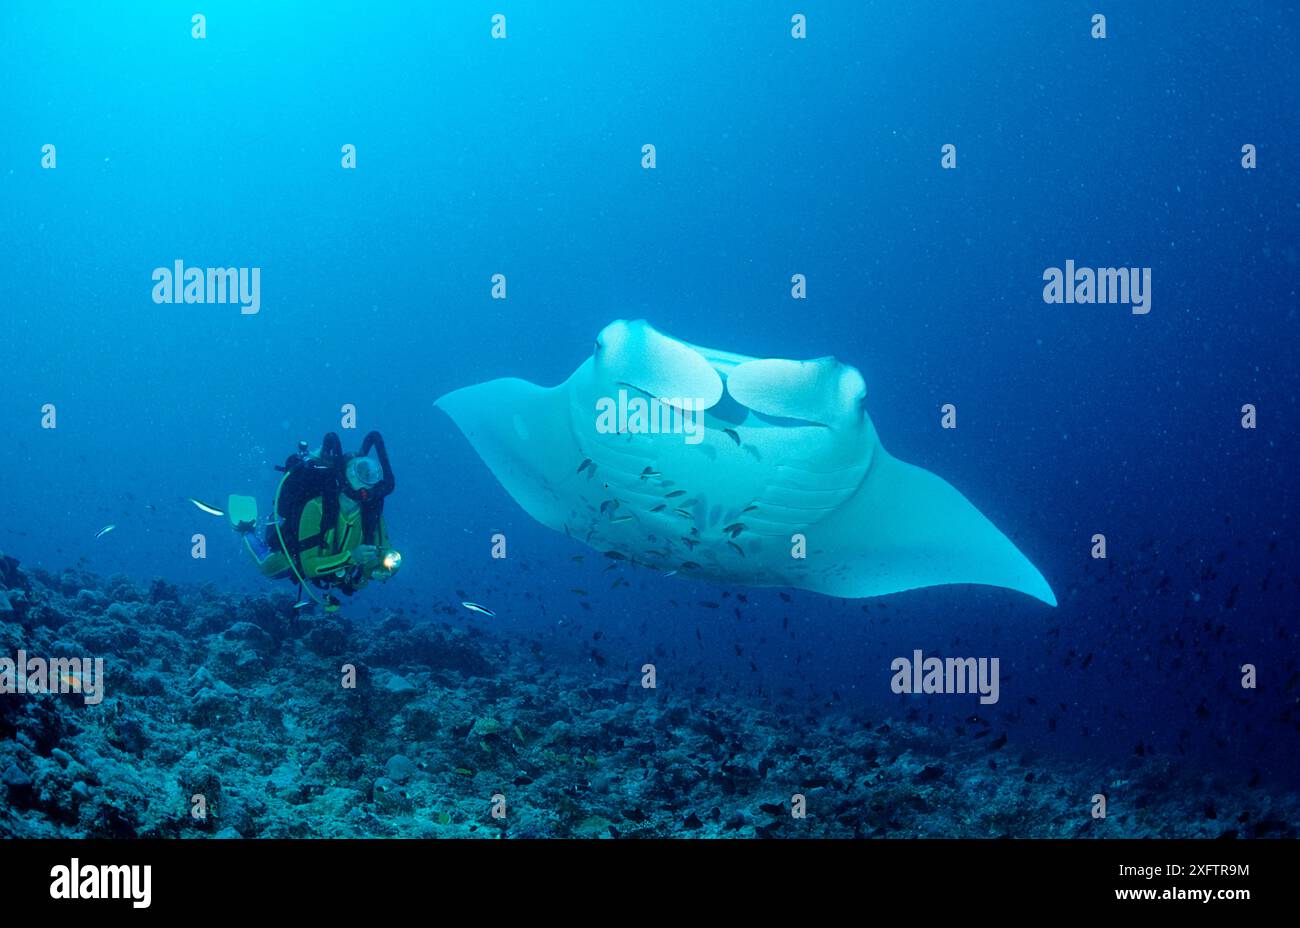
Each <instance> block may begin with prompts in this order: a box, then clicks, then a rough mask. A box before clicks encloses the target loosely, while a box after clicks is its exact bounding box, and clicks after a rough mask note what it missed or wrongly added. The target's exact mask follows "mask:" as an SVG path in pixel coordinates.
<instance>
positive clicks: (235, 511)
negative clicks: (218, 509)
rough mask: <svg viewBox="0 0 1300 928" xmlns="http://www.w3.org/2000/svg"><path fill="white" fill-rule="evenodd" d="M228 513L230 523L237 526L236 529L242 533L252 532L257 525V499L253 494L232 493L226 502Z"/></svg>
mask: <svg viewBox="0 0 1300 928" xmlns="http://www.w3.org/2000/svg"><path fill="white" fill-rule="evenodd" d="M226 514H227V515H228V516H230V524H231V525H233V526H234V527H235V531H237V532H239V533H240V534H241V535H242V534H245V533H247V532H251V531H252V530H253V529H254V528H255V527H256V526H257V500H256V499H254V498H253V497H251V496H236V495H235V494H234V493H231V494H230V499H229V501H228V502H227V503H226Z"/></svg>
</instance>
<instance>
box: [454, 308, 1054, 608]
mask: <svg viewBox="0 0 1300 928" xmlns="http://www.w3.org/2000/svg"><path fill="white" fill-rule="evenodd" d="M865 399H866V383H865V381H864V380H863V378H862V374H861V373H860V372H859V371H858V370H857V368H855V367H852V366H851V365H848V364H843V363H840V362H839V361H837V360H836V359H835V358H833V357H824V358H817V359H815V360H810V361H790V360H784V359H780V358H751V357H747V356H745V355H740V354H734V353H732V352H729V351H720V350H717V349H713V348H704V347H701V346H699V345H693V344H689V343H687V342H683V341H679V340H678V339H675V338H672V337H671V336H669V335H666V334H664V333H662V332H659V331H657V330H656V329H655V328H654V327H653V326H651V325H650V324H649V323H647V322H646V321H644V320H636V321H626V320H618V321H616V322H613V323H611V324H610V325H608V326H606V327H605V329H604V330H603V331H602V332H601V333H600V335H599V336H598V337H597V339H596V347H595V350H594V351H593V353H592V356H591V357H590V358H588V359H587V360H586V361H584V362H583V363H582V364H581V365H580V366H579V367H578V369H577V370H575V371H574V372H573V374H572V375H571V376H570V377H569V378H568V379H567V380H566V381H564V382H563V383H561V384H559V385H558V386H555V387H541V386H538V385H536V384H533V383H529V382H528V381H526V380H520V379H517V378H503V379H499V380H492V381H489V382H487V383H480V384H476V385H474V386H469V387H464V388H462V389H459V390H454V391H452V392H451V393H448V394H446V395H445V396H443V397H441V398H440V399H438V400H437V402H436V405H437V406H438V408H440V409H442V410H443V411H444V412H446V413H447V414H448V415H449V416H450V417H451V419H452V421H453V422H455V423H456V425H457V426H458V427H459V428H460V430H461V431H462V432H463V433H464V434H465V437H466V438H467V439H469V442H470V444H471V445H472V446H473V448H474V450H475V451H477V452H478V454H479V456H480V457H481V458H482V459H483V461H484V462H485V463H486V464H487V466H488V468H489V469H490V470H491V471H492V473H493V475H495V476H496V478H497V480H499V481H500V483H501V485H502V486H503V487H504V488H505V489H506V491H507V492H508V493H509V494H510V495H511V496H512V497H513V498H514V500H515V501H516V502H517V503H518V504H519V505H520V506H522V507H523V509H524V511H525V512H527V513H528V514H529V515H530V516H532V517H533V518H534V519H536V520H537V521H538V522H541V523H542V524H543V525H546V526H549V527H550V528H553V529H555V530H557V531H562V532H564V533H565V534H567V535H569V536H571V537H572V538H575V539H578V540H580V541H582V542H584V543H586V544H588V545H590V546H591V547H592V548H594V549H596V550H597V551H601V552H603V553H604V554H605V555H606V556H607V557H609V558H612V559H614V560H626V561H630V562H633V563H636V564H640V565H644V566H645V567H649V568H653V569H657V570H660V571H663V572H664V573H666V574H676V575H677V576H679V577H696V578H701V579H709V580H714V581H722V582H727V583H737V584H744V585H748V586H759V587H771V586H777V587H796V588H799V589H804V590H812V591H815V592H818V593H824V594H828V595H831V596H840V597H850V598H857V597H868V596H880V595H884V594H887V593H895V592H900V591H903V590H912V589H917V588H920V587H930V586H938V585H942V584H952V583H967V584H984V585H988V586H995V587H1004V588H1006V589H1010V590H1018V591H1019V592H1021V593H1026V594H1028V595H1029V596H1032V597H1034V598H1036V599H1039V600H1041V601H1042V602H1045V603H1047V604H1048V605H1051V606H1055V605H1056V597H1055V596H1054V595H1053V593H1052V590H1051V587H1049V586H1048V584H1047V581H1046V580H1044V579H1043V575H1042V574H1041V573H1039V571H1038V570H1037V569H1036V568H1035V567H1034V565H1033V564H1031V563H1030V562H1029V560H1028V559H1027V558H1026V557H1025V556H1024V555H1023V554H1021V553H1020V551H1019V550H1018V549H1017V548H1016V546H1015V545H1014V544H1012V543H1011V541H1010V540H1008V539H1007V537H1006V536H1005V535H1004V534H1002V532H1000V531H999V530H998V529H997V528H996V527H995V526H994V525H993V523H992V522H990V521H989V520H988V519H987V518H985V517H984V515H982V514H981V513H980V511H979V510H978V509H976V508H975V507H974V506H973V505H972V504H971V503H970V502H969V501H968V500H967V499H966V497H964V496H962V494H961V493H959V492H958V491H957V490H956V489H954V488H953V487H952V486H951V485H950V484H949V483H947V482H946V481H945V480H943V479H942V478H940V477H938V476H936V475H935V474H932V473H930V472H929V471H927V470H923V469H922V468H920V467H916V466H914V465H911V464H907V463H904V462H903V461H900V460H898V459H897V458H895V457H893V456H892V455H891V454H889V452H887V451H886V450H885V448H884V446H883V445H881V443H880V438H879V436H878V435H877V434H876V429H875V426H874V425H873V424H872V422H871V418H870V417H869V416H868V415H867V412H866V406H865Z"/></svg>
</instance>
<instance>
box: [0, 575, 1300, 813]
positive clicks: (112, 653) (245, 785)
mask: <svg viewBox="0 0 1300 928" xmlns="http://www.w3.org/2000/svg"><path fill="white" fill-rule="evenodd" d="M432 611H433V610H431V612H432ZM0 636H2V639H3V641H2V644H0V657H3V656H7V657H10V658H13V657H14V656H15V655H16V654H17V653H18V652H19V651H20V650H22V651H25V652H26V653H27V654H32V655H45V656H86V657H91V658H94V657H102V658H103V659H104V661H105V665H104V666H105V682H104V692H103V699H102V701H100V702H98V703H97V704H89V703H87V701H86V700H85V699H84V698H83V695H81V694H78V693H76V692H64V693H46V694H39V695H37V694H17V693H9V694H6V695H3V696H0V781H2V782H0V834H4V835H7V836H19V837H56V836H107V837H134V836H148V837H218V838H234V837H245V838H253V837H314V836H325V837H373V836H401V837H443V836H445V837H464V836H482V837H511V838H519V837H524V838H527V837H554V836H560V837H635V836H746V837H754V836H761V837H868V836H945V837H954V836H981V837H984V836H986V837H998V836H1004V835H1012V836H1059V837H1071V836H1079V837H1102V836H1126V837H1141V836H1204V837H1218V836H1224V835H1237V836H1241V837H1253V836H1289V837H1294V836H1295V831H1296V829H1295V823H1296V822H1297V821H1298V820H1300V815H1297V808H1296V801H1295V798H1294V797H1293V796H1291V795H1289V794H1286V793H1283V794H1279V795H1274V794H1270V793H1269V792H1267V791H1266V790H1264V789H1262V788H1250V787H1247V786H1236V785H1228V784H1225V783H1221V782H1217V781H1216V780H1215V779H1214V778H1213V777H1211V776H1208V775H1206V774H1204V773H1200V774H1197V773H1189V772H1185V771H1181V770H1180V769H1178V768H1177V767H1175V766H1174V765H1172V764H1171V762H1169V761H1168V760H1154V759H1150V758H1134V759H1133V760H1132V761H1131V762H1129V763H1128V764H1127V765H1126V766H1125V767H1124V768H1123V769H1106V768H1097V769H1088V770H1085V769H1079V768H1077V767H1068V766H1060V765H1053V763H1052V762H1051V760H1050V759H1049V758H1044V757H1037V758H1035V757H1029V756H1024V755H1023V754H1017V752H1016V750H1015V748H1014V744H1008V743H1007V741H1006V738H1005V737H1002V736H1001V733H1000V732H998V731H996V730H993V729H990V730H989V731H988V732H987V734H988V737H986V738H985V737H976V738H971V739H969V740H967V741H963V742H961V743H955V742H954V741H953V740H952V739H951V738H949V737H947V736H943V735H940V734H938V733H936V732H932V731H929V730H927V729H926V728H925V727H923V726H920V725H917V724H915V723H914V722H911V721H906V720H900V719H896V718H885V719H867V718H864V717H862V716H861V715H860V714H856V713H853V712H850V711H842V710H838V709H835V708H825V707H820V706H819V707H810V706H790V705H787V706H776V705H772V704H769V703H765V702H760V701H756V700H749V701H739V700H729V699H727V698H726V697H725V695H721V696H720V695H710V694H706V693H704V692H702V691H701V690H698V689H692V690H691V691H690V692H681V691H675V690H674V689H672V688H671V687H665V686H663V685H660V686H659V687H657V688H653V689H646V688H643V687H642V686H641V683H640V679H639V678H637V679H633V680H626V679H615V678H612V677H608V676H606V675H604V671H602V670H600V669H599V668H596V669H595V670H596V675H595V676H593V667H592V665H591V664H589V663H588V664H585V665H578V664H576V663H574V662H573V661H572V660H563V659H561V658H559V657H556V656H553V655H547V654H544V653H542V651H541V650H540V649H539V647H538V646H537V644H536V643H534V642H529V641H527V640H523V639H512V638H510V637H509V636H507V635H505V634H497V633H491V632H488V631H482V630H479V629H478V628H471V629H468V630H467V629H466V628H464V627H458V626H456V625H452V624H447V623H445V622H442V621H435V620H433V619H432V618H428V619H424V618H419V619H415V618H412V617H410V616H408V615H402V614H396V613H393V614H389V615H387V616H386V617H380V618H379V619H377V620H375V621H365V622H361V621H350V620H348V619H345V618H341V617H332V616H321V615H305V614H301V613H298V612H295V611H294V609H293V599H292V598H290V597H289V596H287V595H282V594H271V595H262V596H230V595H224V594H222V593H221V592H220V591H218V590H215V589H212V588H210V587H204V588H192V589H191V588H185V589H178V588H176V587H174V586H172V585H170V584H168V583H166V582H164V581H162V580H154V581H153V582H152V584H150V585H148V586H147V587H142V586H137V585H135V584H134V583H133V582H132V581H131V580H130V579H128V578H126V577H122V576H114V577H112V578H109V579H108V580H107V581H101V580H100V579H99V578H97V577H94V576H91V575H88V574H84V573H80V572H78V571H76V570H67V571H64V572H63V573H61V574H59V575H57V576H55V575H52V574H48V573H45V572H42V571H32V572H30V573H29V572H27V571H24V570H22V569H21V568H20V567H19V565H18V563H17V562H16V561H14V560H13V559H12V558H3V557H0ZM1097 793H1102V794H1105V795H1106V797H1107V803H1108V814H1107V816H1106V817H1105V818H1093V817H1092V815H1091V811H1092V805H1091V802H1092V797H1093V796H1094V794H1097ZM796 794H797V795H798V796H801V797H803V798H802V804H803V805H804V808H805V811H806V815H804V816H803V817H797V816H795V815H792V805H798V804H800V800H798V799H796V798H795V797H796ZM494 812H496V813H497V814H495V815H494Z"/></svg>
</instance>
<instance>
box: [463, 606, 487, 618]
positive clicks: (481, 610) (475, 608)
mask: <svg viewBox="0 0 1300 928" xmlns="http://www.w3.org/2000/svg"><path fill="white" fill-rule="evenodd" d="M461 605H462V606H464V607H465V608H466V609H468V610H469V611H470V612H477V613H479V614H480V615H485V616H487V617H488V618H489V619H490V618H492V617H493V616H495V615H496V613H495V612H493V611H492V610H491V609H489V608H488V607H487V606H480V605H479V604H478V603H461Z"/></svg>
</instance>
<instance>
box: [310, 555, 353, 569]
mask: <svg viewBox="0 0 1300 928" xmlns="http://www.w3.org/2000/svg"><path fill="white" fill-rule="evenodd" d="M351 557H352V555H351V554H349V553H348V552H346V551H345V552H344V553H343V554H340V555H339V556H338V557H336V558H334V559H333V560H332V561H326V560H322V561H320V562H319V563H318V564H317V565H316V572H317V573H318V574H321V573H328V572H330V571H332V570H337V569H338V568H340V567H342V566H343V565H344V564H346V563H347V562H348V560H349V559H350V558H351Z"/></svg>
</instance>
